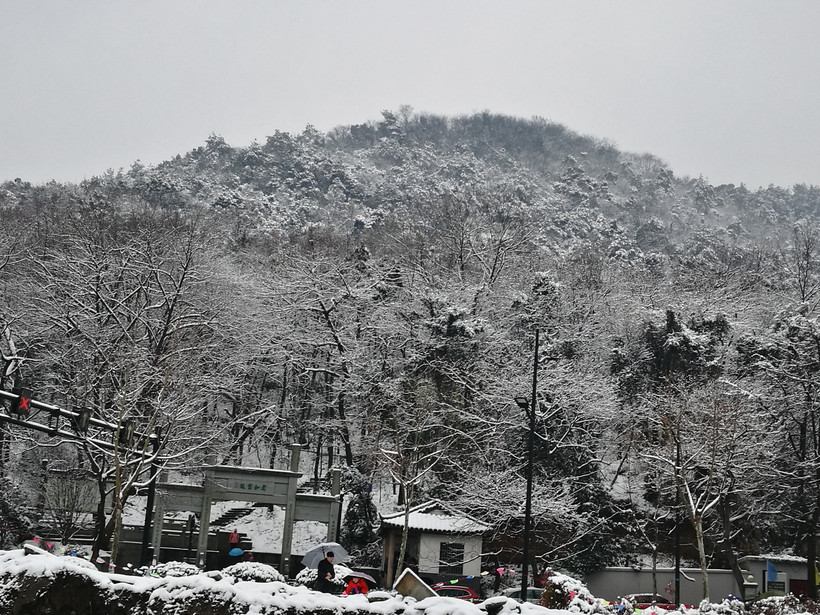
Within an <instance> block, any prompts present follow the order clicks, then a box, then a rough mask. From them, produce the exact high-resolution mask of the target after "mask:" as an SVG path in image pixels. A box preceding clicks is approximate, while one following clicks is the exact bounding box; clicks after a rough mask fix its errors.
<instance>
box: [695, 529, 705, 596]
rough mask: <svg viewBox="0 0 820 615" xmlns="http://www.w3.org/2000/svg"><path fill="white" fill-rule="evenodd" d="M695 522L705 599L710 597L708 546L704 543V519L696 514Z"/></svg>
mask: <svg viewBox="0 0 820 615" xmlns="http://www.w3.org/2000/svg"><path fill="white" fill-rule="evenodd" d="M694 522H695V523H694V525H695V536H696V539H697V546H698V559H699V561H700V577H701V579H702V580H703V599H704V600H705V599H708V598H709V575H708V574H707V572H706V548H705V547H704V545H703V519H702V517H701V516H700V515H699V514H696V515H695V518H694Z"/></svg>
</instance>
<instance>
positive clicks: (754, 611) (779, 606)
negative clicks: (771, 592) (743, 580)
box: [747, 594, 818, 615]
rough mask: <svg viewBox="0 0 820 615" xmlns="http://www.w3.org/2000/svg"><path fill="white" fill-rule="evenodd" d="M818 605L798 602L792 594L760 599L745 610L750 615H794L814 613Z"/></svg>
mask: <svg viewBox="0 0 820 615" xmlns="http://www.w3.org/2000/svg"><path fill="white" fill-rule="evenodd" d="M817 611H818V605H817V604H816V603H815V602H814V601H813V600H800V599H798V598H797V597H795V596H794V595H792V594H789V595H788V596H771V597H769V598H761V599H760V600H756V601H755V602H753V603H752V605H751V606H750V607H749V608H748V609H747V613H750V615H795V614H796V613H816V612H817Z"/></svg>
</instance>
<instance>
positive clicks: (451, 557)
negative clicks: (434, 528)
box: [438, 542, 464, 576]
mask: <svg viewBox="0 0 820 615" xmlns="http://www.w3.org/2000/svg"><path fill="white" fill-rule="evenodd" d="M438 560H439V561H438V572H439V574H454V575H458V576H461V575H462V574H464V544H463V543H460V542H443V543H441V546H440V547H439V557H438Z"/></svg>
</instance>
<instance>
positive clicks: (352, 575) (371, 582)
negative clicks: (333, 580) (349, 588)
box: [334, 551, 377, 587]
mask: <svg viewBox="0 0 820 615" xmlns="http://www.w3.org/2000/svg"><path fill="white" fill-rule="evenodd" d="M334 553H336V552H335V551H334ZM352 578H359V579H364V580H365V581H367V582H368V584H369V585H371V587H375V586H376V585H377V583H376V579H374V578H373V577H371V576H370V575H369V574H367V573H366V572H358V571H357V570H351V571H350V573H349V574H346V575H345V576H344V579H345V581H349V580H350V579H352Z"/></svg>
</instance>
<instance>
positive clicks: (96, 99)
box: [0, 0, 820, 189]
mask: <svg viewBox="0 0 820 615" xmlns="http://www.w3.org/2000/svg"><path fill="white" fill-rule="evenodd" d="M404 104H407V105H411V106H412V107H413V108H414V109H415V110H417V111H424V112H430V113H436V114H443V115H461V114H470V113H473V112H481V111H485V110H486V111H491V112H493V113H501V114H508V115H513V116H518V117H522V118H532V117H534V116H538V117H542V118H546V119H549V120H552V121H555V122H558V123H561V124H563V125H565V126H567V127H568V128H570V129H572V130H574V131H576V132H580V133H582V134H588V135H594V136H597V137H601V138H606V139H608V140H610V141H612V142H614V143H615V144H616V145H617V146H618V147H619V148H621V149H622V150H626V151H634V152H650V153H652V154H654V155H656V156H658V157H660V158H661V159H663V160H664V161H666V162H667V163H669V164H670V165H671V167H672V169H673V170H674V171H675V173H676V174H677V175H691V176H698V175H703V176H704V177H706V178H707V179H709V180H710V181H711V182H712V183H716V184H718V183H730V182H731V183H735V184H740V183H741V182H743V183H745V184H746V185H747V187H749V188H752V189H754V188H757V187H758V186H766V185H768V184H770V183H773V184H776V185H781V186H791V185H793V184H795V183H808V184H814V185H820V2H818V1H817V0H767V1H763V0H696V1H686V0H676V1H672V0H640V1H639V0H600V1H595V0H560V1H559V0H494V1H489V0H402V1H394V0H333V1H312V0H115V1H111V0H100V1H91V0H70V1H69V0H53V1H45V0H0V181H2V180H6V179H13V178H15V177H21V178H23V179H27V180H29V181H32V182H43V181H48V180H49V179H57V180H59V181H78V180H81V179H83V178H84V177H91V176H92V175H95V174H99V173H101V172H103V171H105V170H106V169H108V168H114V169H117V168H120V167H126V168H127V167H128V166H129V165H130V164H131V163H132V162H134V161H135V160H137V159H139V160H141V161H142V162H144V163H146V164H156V163H158V162H161V161H162V160H165V159H167V158H170V157H172V156H173V155H175V154H184V153H185V152H187V151H189V150H191V149H193V148H194V147H197V146H199V145H201V144H203V143H204V141H205V139H206V138H207V137H208V135H209V134H210V133H216V134H219V135H222V136H223V137H224V138H225V139H226V140H227V142H228V143H229V144H231V145H235V146H244V145H248V144H249V143H251V142H252V141H253V140H254V139H255V140H257V141H260V142H264V140H265V138H266V137H267V136H268V135H271V134H273V132H274V131H276V130H283V131H287V132H291V133H298V132H300V131H301V130H302V129H303V128H304V127H305V126H306V125H307V124H312V125H314V126H315V127H316V128H318V129H319V130H322V131H325V130H329V129H331V128H333V127H335V126H338V125H341V124H355V123H362V122H366V121H368V120H376V119H379V118H380V112H381V110H383V109H391V110H396V109H398V107H399V106H400V105H404Z"/></svg>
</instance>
